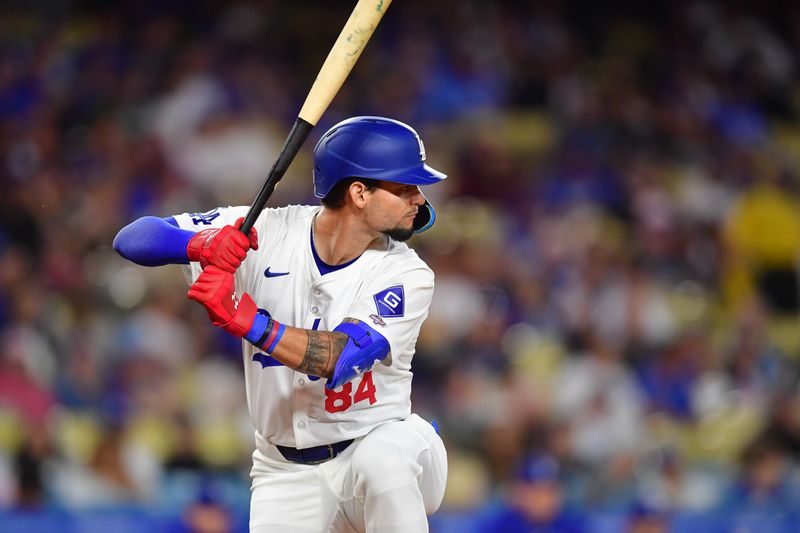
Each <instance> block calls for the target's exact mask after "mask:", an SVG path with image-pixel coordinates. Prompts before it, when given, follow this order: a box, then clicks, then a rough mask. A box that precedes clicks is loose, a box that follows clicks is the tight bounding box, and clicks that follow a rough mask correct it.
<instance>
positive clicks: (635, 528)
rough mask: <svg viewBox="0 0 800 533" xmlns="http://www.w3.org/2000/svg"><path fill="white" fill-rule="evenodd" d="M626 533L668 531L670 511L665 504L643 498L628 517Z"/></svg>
mask: <svg viewBox="0 0 800 533" xmlns="http://www.w3.org/2000/svg"><path fill="white" fill-rule="evenodd" d="M625 531H626V533H667V532H668V531H670V519H669V513H668V511H667V510H666V509H665V508H664V506H663V505H659V504H658V503H655V502H648V501H645V500H643V499H641V500H639V501H638V502H636V504H634V506H633V509H631V511H630V515H629V518H628V525H627V529H626V530H625Z"/></svg>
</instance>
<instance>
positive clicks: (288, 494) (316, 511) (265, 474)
mask: <svg viewBox="0 0 800 533" xmlns="http://www.w3.org/2000/svg"><path fill="white" fill-rule="evenodd" d="M267 451H268V453H261V452H260V451H258V450H256V451H255V452H254V453H253V469H252V472H251V476H252V478H253V484H252V488H251V492H252V498H251V502H250V531H251V533H267V532H269V533H327V532H329V531H331V532H337V533H353V532H359V533H361V532H365V533H400V532H403V533H406V532H408V533H416V532H427V531H428V520H427V517H426V515H428V514H431V513H433V512H434V511H436V510H437V509H438V508H439V505H440V504H441V502H442V497H443V496H444V489H445V484H446V482H447V453H446V451H445V448H444V444H443V443H442V439H441V438H440V437H439V435H437V434H436V431H435V430H434V429H433V426H431V425H430V424H429V423H428V422H426V421H425V420H424V419H422V418H421V417H419V416H417V415H415V414H412V415H411V416H409V417H408V418H406V419H405V420H402V421H395V422H387V423H386V424H383V425H381V426H378V427H377V428H375V429H374V430H372V431H371V432H370V433H368V434H367V435H366V436H364V437H361V438H359V439H356V440H355V441H353V443H352V444H351V445H350V446H348V447H347V449H346V450H344V451H343V452H342V453H341V454H339V455H338V456H337V457H335V458H334V459H331V460H330V461H327V462H325V463H321V464H319V465H304V464H297V463H292V462H288V461H286V459H284V458H283V456H282V455H281V454H280V452H279V451H278V450H277V449H276V448H275V447H274V446H272V445H269V449H268V450H267Z"/></svg>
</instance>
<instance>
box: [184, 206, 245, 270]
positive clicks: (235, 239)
mask: <svg viewBox="0 0 800 533" xmlns="http://www.w3.org/2000/svg"><path fill="white" fill-rule="evenodd" d="M243 222H244V217H242V218H240V219H239V220H237V221H236V223H235V224H234V225H233V226H230V225H229V226H225V227H223V228H221V229H216V228H215V229H206V230H203V231H198V232H197V233H196V234H195V235H194V237H192V238H191V239H189V244H188V246H187V247H186V256H187V257H188V258H189V261H199V262H200V266H201V267H202V268H204V269H205V268H206V267H207V266H208V265H214V266H218V267H219V268H221V269H223V270H227V271H228V272H236V269H237V268H239V265H241V264H242V261H244V258H245V257H246V256H247V251H248V250H249V249H251V248H252V249H253V250H258V232H256V229H255V228H251V229H250V233H249V236H245V234H244V233H242V232H241V231H239V228H241V227H242V223H243Z"/></svg>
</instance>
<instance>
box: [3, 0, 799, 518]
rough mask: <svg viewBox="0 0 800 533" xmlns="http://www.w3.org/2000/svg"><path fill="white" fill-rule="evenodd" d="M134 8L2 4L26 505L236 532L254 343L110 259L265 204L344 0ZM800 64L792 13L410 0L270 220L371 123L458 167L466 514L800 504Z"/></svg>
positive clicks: (452, 365) (429, 337)
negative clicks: (151, 515)
mask: <svg viewBox="0 0 800 533" xmlns="http://www.w3.org/2000/svg"><path fill="white" fill-rule="evenodd" d="M112 4H113V5H112ZM112 4H106V3H104V2H64V3H59V2H33V3H32V4H25V5H23V4H22V3H18V4H16V8H15V9H9V10H4V13H3V14H2V15H0V187H1V189H0V190H1V191H2V193H1V194H0V509H6V510H9V509H31V508H33V509H35V508H42V507H57V508H66V509H72V510H80V509H91V508H97V507H103V506H108V505H131V504H135V505H144V506H147V507H152V508H159V509H180V510H181V513H182V515H181V516H180V522H181V524H183V526H182V527H185V528H187V529H191V528H192V527H195V525H196V524H200V523H202V524H206V525H209V524H210V525H211V529H208V530H213V527H214V526H216V527H217V530H220V531H223V530H225V529H226V528H230V527H232V525H231V524H232V523H234V522H235V520H236V518H235V517H236V516H239V515H241V513H246V510H247V506H248V497H249V491H248V487H249V483H248V481H249V480H248V466H249V464H250V457H249V453H250V451H251V449H252V447H253V442H252V429H251V426H250V421H249V417H248V414H247V409H246V405H245V396H244V391H243V377H242V371H241V355H240V344H239V341H238V340H237V339H233V338H230V337H227V336H226V335H225V334H224V333H221V332H219V331H216V330H215V328H212V327H211V326H210V325H209V323H208V320H207V317H206V315H205V313H204V312H202V309H200V308H199V306H197V305H193V304H191V303H190V302H189V301H188V300H187V299H186V297H185V292H186V284H185V280H184V279H183V277H182V276H181V273H180V270H179V268H178V267H163V268H158V269H147V268H144V267H137V266H135V265H132V264H130V263H126V262H125V261H124V260H122V259H121V258H120V257H118V256H116V254H115V253H114V252H113V250H112V249H111V242H112V240H113V237H114V235H115V234H116V232H117V231H118V230H119V229H120V228H121V227H123V226H124V225H126V224H127V223H128V222H130V221H132V220H133V219H135V218H136V217H139V216H142V215H146V214H152V215H158V216H169V215H172V214H175V213H181V212H202V211H207V210H208V209H210V208H213V207H215V206H218V205H241V204H249V203H251V201H252V199H253V197H254V195H255V193H256V192H257V191H258V188H259V187H260V184H261V182H262V180H263V178H264V176H265V174H266V171H267V170H268V169H269V168H270V166H271V164H272V161H273V159H274V157H275V155H276V153H277V151H278V150H279V148H280V146H281V144H282V142H283V140H284V138H285V136H286V134H287V133H288V128H289V126H290V125H291V123H292V122H293V120H294V118H295V117H296V114H297V112H298V110H299V108H300V106H301V104H302V101H303V98H304V97H305V94H306V92H307V89H308V87H309V86H310V83H311V81H313V78H314V76H315V74H316V71H317V70H318V68H319V66H320V65H321V64H322V61H323V60H324V57H325V55H326V54H327V51H328V50H329V48H330V45H331V44H332V43H333V41H334V40H335V38H336V36H337V34H338V32H339V29H340V28H341V26H342V24H343V23H344V20H345V19H346V17H347V16H348V14H349V13H348V11H349V9H345V8H344V6H342V5H341V3H338V2H311V1H293V2H282V1H277V0H275V1H266V0H265V1H254V2H247V1H242V2H231V3H223V2H212V1H199V2H197V1H193V2H189V1H187V0H170V1H166V2H134V1H125V2H120V3H112ZM645 4H649V3H645ZM799 67H800V7H798V6H791V5H789V3H786V5H783V4H782V3H774V4H773V3H769V2H766V3H761V4H760V5H759V6H752V5H750V4H749V3H741V5H737V4H731V3H721V2H677V3H664V4H663V5H658V6H651V5H642V6H638V7H637V8H635V9H632V8H631V6H627V7H626V8H624V9H623V8H621V7H620V8H614V7H609V6H605V7H600V6H599V5H598V6H588V5H584V3H581V2H532V3H528V2H507V3H501V2H492V1H488V0H486V1H478V0H470V1H463V0H462V1H456V0H439V1H436V2H416V1H411V0H403V1H399V0H398V1H397V2H395V4H393V5H392V6H391V9H390V10H389V11H388V13H387V16H386V17H385V18H384V21H383V22H382V23H381V26H380V27H379V29H378V31H377V32H376V34H375V36H374V38H373V40H372V41H371V42H370V43H369V45H368V46H367V48H366V51H365V52H364V54H363V56H362V58H361V59H360V60H359V62H358V64H357V65H356V67H355V69H354V71H353V73H352V74H351V76H350V78H349V79H348V80H347V82H346V83H345V86H344V87H343V89H342V91H341V92H340V93H339V95H338V96H337V97H336V99H335V101H334V102H333V104H332V106H331V108H330V109H329V110H328V111H327V113H326V115H325V117H323V120H322V121H321V123H320V124H319V125H318V126H317V128H316V130H317V131H315V132H314V133H313V134H312V138H311V139H309V141H308V143H307V145H306V146H305V148H304V149H303V150H302V152H301V154H300V155H299V156H298V158H297V160H295V162H294V163H293V165H292V168H291V169H290V171H289V172H288V174H287V176H286V178H284V180H283V182H281V184H280V186H279V187H278V190H277V191H276V194H275V196H274V197H273V199H272V200H271V201H270V205H285V204H287V203H315V199H314V198H313V196H312V191H311V161H310V155H311V147H312V146H313V143H314V142H315V141H316V139H317V138H318V136H319V135H320V133H321V132H323V131H325V130H326V129H327V127H329V126H330V125H332V124H333V123H335V122H338V121H339V120H341V119H343V118H345V117H348V116H352V115H357V114H375V115H385V116H390V117H393V118H397V119H400V120H403V121H406V122H408V123H410V124H411V125H413V126H414V127H415V128H416V129H417V130H418V131H419V132H420V134H421V136H422V138H423V140H424V141H425V144H426V152H427V155H428V160H429V162H430V163H431V164H432V165H433V166H434V167H436V168H441V169H442V170H445V171H446V172H447V173H448V174H449V178H448V179H447V181H446V182H445V183H443V184H441V185H440V186H437V187H434V188H430V189H429V190H426V193H430V195H429V196H430V200H431V201H432V203H433V204H434V205H435V206H436V208H437V215H438V217H437V223H436V225H435V226H434V227H433V228H432V229H431V230H430V231H429V232H427V233H426V234H424V235H421V236H419V237H415V239H414V240H413V241H412V246H413V247H414V248H415V249H417V251H418V253H419V254H420V255H421V256H422V257H423V258H424V259H425V260H426V261H427V262H428V264H429V265H430V266H431V267H432V268H433V270H434V272H435V273H436V294H435V298H434V302H433V305H432V308H431V311H430V315H429V317H428V319H427V321H426V323H425V325H424V327H423V330H422V332H421V334H420V338H419V341H418V346H417V354H416V356H415V358H414V366H413V371H414V373H415V377H414V391H413V396H412V401H413V404H414V408H415V410H416V411H417V412H419V413H420V414H422V415H424V416H426V417H428V418H435V419H436V420H437V421H438V425H439V427H440V429H441V434H442V436H443V438H444V439H445V442H446V444H447V446H448V452H449V456H450V479H449V486H448V491H447V494H446V497H445V503H444V510H445V512H453V513H459V512H461V513H469V514H470V516H478V517H482V518H481V519H485V520H487V522H480V521H478V522H475V523H484V524H490V523H493V522H492V520H494V519H495V518H496V515H497V513H498V512H500V511H498V510H501V509H505V510H506V511H508V510H509V509H513V510H514V512H515V513H516V515H515V516H517V518H518V519H519V520H522V521H526V520H527V521H531V522H533V523H540V522H541V523H549V522H548V521H551V522H552V524H560V525H553V528H554V529H555V530H557V531H583V530H585V529H581V528H585V527H588V526H582V525H581V524H580V523H579V522H580V520H577V519H575V520H573V519H567V518H563V517H564V516H573V517H574V516H580V515H581V514H584V515H585V514H586V513H593V512H597V513H602V512H610V513H623V514H625V516H628V515H630V516H631V524H632V525H631V526H630V527H631V529H630V530H631V531H634V530H636V529H635V528H636V527H638V526H636V523H637V520H638V521H639V522H642V523H643V524H644V526H643V527H644V529H641V531H658V529H647V527H649V526H654V527H656V528H658V527H661V526H659V524H660V523H661V522H665V523H666V522H669V520H670V517H673V516H679V515H686V516H688V514H691V513H695V514H700V515H704V514H705V515H708V516H712V515H713V516H718V517H726V519H734V518H730V517H732V516H734V517H736V516H739V517H741V516H744V517H750V518H752V517H753V516H763V517H765V518H764V520H772V521H773V522H770V524H771V526H769V527H770V528H775V529H763V528H762V529H758V530H764V531H766V530H774V531H778V530H779V528H780V527H783V524H784V523H785V524H790V523H792V522H791V521H792V520H794V519H797V518H798V517H797V516H796V513H797V512H798V511H797V510H798V509H800V468H799V467H800V388H798V377H799V375H798V370H800V366H799V363H800V328H798V325H800V322H798V319H799V318H800V316H799V315H800V282H799V281H798V279H799V278H798V272H800V270H799V269H798V259H800V210H799V209H798V207H799V206H800V201H799V200H800V196H799V194H800V172H798V170H799V169H800V166H798V165H799V164H800V127H798V126H797V121H798V118H800V85H798V83H797V80H798V68H799ZM526 465H527V466H526ZM542 484H543V485H544V486H545V487H546V490H539V489H540V488H541V485H542ZM734 510H735V511H736V513H732V511H734ZM237 513H238V514H237ZM687 513H688V514H687ZM501 514H502V513H501ZM493 517H494V518H493ZM520 517H521V518H520ZM654 517H655V518H654ZM750 518H747V519H748V520H749V519H750ZM741 520H745V518H741ZM659 521H661V522H659ZM497 523H498V524H499V523H500V522H497ZM503 523H505V522H503ZM606 525H607V524H606ZM607 526H608V525H607ZM197 527H200V526H197ZM203 527H206V526H203ZM441 527H442V528H443V530H444V528H446V525H445V524H444V522H443V523H442V526H441ZM481 527H483V528H484V529H483V530H484V531H489V530H500V529H496V528H499V527H501V526H494V525H492V526H490V525H484V526H481ZM502 527H503V528H507V527H510V526H502ZM598 527H600V526H598ZM608 527H610V528H613V526H608ZM664 527H666V526H664ZM787 527H788V526H787ZM503 530H506V531H510V529H503ZM608 530H611V529H608ZM787 531H789V529H787Z"/></svg>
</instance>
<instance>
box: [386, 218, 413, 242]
mask: <svg viewBox="0 0 800 533" xmlns="http://www.w3.org/2000/svg"><path fill="white" fill-rule="evenodd" d="M383 234H384V235H388V236H389V237H391V238H392V239H394V240H396V241H399V242H405V241H407V240H408V239H410V238H411V236H412V235H414V223H413V221H412V222H411V224H409V226H408V227H407V228H405V227H403V226H395V227H394V228H391V229H387V230H385V231H384V232H383Z"/></svg>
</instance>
